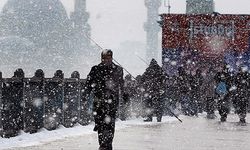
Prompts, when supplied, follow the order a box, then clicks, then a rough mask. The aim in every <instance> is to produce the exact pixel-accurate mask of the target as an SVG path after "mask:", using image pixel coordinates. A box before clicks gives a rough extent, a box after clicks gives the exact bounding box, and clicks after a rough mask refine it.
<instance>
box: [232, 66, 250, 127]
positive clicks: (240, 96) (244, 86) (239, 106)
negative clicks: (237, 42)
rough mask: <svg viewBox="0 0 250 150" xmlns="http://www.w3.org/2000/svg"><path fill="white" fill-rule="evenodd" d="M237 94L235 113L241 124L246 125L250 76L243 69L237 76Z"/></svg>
mask: <svg viewBox="0 0 250 150" xmlns="http://www.w3.org/2000/svg"><path fill="white" fill-rule="evenodd" d="M235 85H236V87H237V88H236V93H237V96H235V99H234V100H233V101H234V106H235V112H236V114H238V116H239V118H240V123H246V119H245V118H246V114H247V103H248V91H247V90H248V89H249V74H248V73H247V71H246V70H244V69H243V68H241V69H240V71H239V73H238V74H237V75H236V80H235Z"/></svg>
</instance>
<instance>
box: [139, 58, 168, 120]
mask: <svg viewBox="0 0 250 150" xmlns="http://www.w3.org/2000/svg"><path fill="white" fill-rule="evenodd" d="M142 82H143V85H144V89H145V96H146V98H145V102H146V107H147V110H146V111H147V112H146V113H147V119H146V120H144V121H152V119H153V118H152V117H153V114H154V113H155V114H156V117H157V122H161V119H162V115H163V107H164V99H163V97H164V94H165V86H166V85H165V76H164V73H163V70H162V68H161V67H160V66H159V65H158V64H157V62H156V60H155V59H152V60H151V62H150V65H149V67H148V68H147V69H146V71H145V72H144V73H143V75H142Z"/></svg>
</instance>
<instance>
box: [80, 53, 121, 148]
mask: <svg viewBox="0 0 250 150" xmlns="http://www.w3.org/2000/svg"><path fill="white" fill-rule="evenodd" d="M112 56H113V52H112V51H111V50H104V51H103V52H102V54H101V59H102V62H101V63H100V64H99V65H96V66H93V67H92V68H91V71H90V73H89V74H88V76H87V81H86V89H85V94H84V95H85V96H86V98H88V96H90V93H91V91H92V92H93V95H94V104H93V113H94V114H93V115H94V120H95V128H94V131H98V139H99V145H100V148H99V149H100V150H112V142H113V138H114V132H115V119H116V115H117V111H118V106H119V93H123V85H124V80H123V69H122V68H121V67H119V66H117V65H116V64H114V63H113V62H112Z"/></svg>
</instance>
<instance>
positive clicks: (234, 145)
mask: <svg viewBox="0 0 250 150" xmlns="http://www.w3.org/2000/svg"><path fill="white" fill-rule="evenodd" d="M180 118H181V119H182V120H183V123H180V122H179V121H178V120H176V119H175V118H174V117H164V118H163V121H162V122H161V123H157V122H156V120H154V121H153V122H146V123H145V122H143V119H142V118H140V119H132V120H129V121H117V123H116V133H115V138H114V143H113V146H114V149H115V150H236V149H240V150H249V147H250V142H249V141H250V124H249V123H247V125H246V126H241V125H239V124H238V120H239V119H238V117H237V115H235V114H230V115H229V117H228V120H227V122H225V123H221V122H220V121H219V118H216V119H213V120H207V119H206V118H205V114H200V115H199V117H188V116H180ZM154 119H155V118H154ZM247 121H248V122H250V114H248V116H247ZM92 129H93V124H91V125H88V126H81V125H77V126H75V127H74V128H69V129H66V128H64V127H60V129H58V130H55V131H47V130H45V129H43V130H41V131H40V132H39V133H36V134H27V133H22V134H21V135H19V136H17V137H14V138H10V139H3V138H0V145H1V146H0V147H1V148H0V149H1V150H3V149H4V150H44V149H46V150H96V149H98V141H97V134H96V132H93V131H92Z"/></svg>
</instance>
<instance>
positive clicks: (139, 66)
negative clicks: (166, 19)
mask: <svg viewBox="0 0 250 150" xmlns="http://www.w3.org/2000/svg"><path fill="white" fill-rule="evenodd" d="M27 1H28V0H27ZM74 1H75V0H61V2H62V3H63V5H64V6H65V8H66V10H67V13H68V14H70V12H72V11H73V10H74ZM86 1H87V11H88V12H89V13H90V18H89V21H88V22H89V24H90V25H91V38H92V39H93V40H94V41H95V42H97V43H98V44H99V45H100V46H101V47H102V48H111V49H113V50H115V53H114V55H115V57H116V55H117V52H118V51H119V50H121V49H122V46H121V45H122V43H126V42H128V43H129V42H131V41H132V42H135V43H136V44H137V43H139V44H141V45H145V43H146V33H145V31H144V30H143V24H144V22H146V15H147V10H146V7H145V5H144V0H86ZM167 1H168V0H162V7H161V8H160V13H167V12H168V10H167V6H166V5H167ZM6 2H7V0H0V9H2V7H3V6H4V4H5V3H6ZM214 2H215V11H216V12H219V13H221V14H250V9H249V6H250V1H249V0H214ZM170 4H171V13H185V10H186V0H170ZM159 36H160V35H159ZM159 38H160V37H159ZM159 43H160V42H159ZM127 49H128V50H127ZM139 49H141V51H139V53H137V51H136V50H134V49H131V50H130V54H132V55H134V54H136V55H137V54H141V56H142V57H143V55H145V52H144V48H141V47H139ZM160 49H161V47H159V54H160V51H161V50H160ZM128 51H129V48H125V50H124V47H123V51H120V52H119V54H118V57H116V58H117V60H118V61H119V62H120V63H121V64H122V65H123V66H124V67H126V68H128V69H129V70H132V74H134V75H138V74H141V73H143V72H144V71H145V68H146V65H145V64H144V62H141V61H140V60H139V59H138V58H137V57H136V56H134V57H130V55H127V56H126V55H124V54H125V53H127V52H128ZM143 52H144V54H143ZM128 57H129V59H130V61H127V59H128ZM160 59H161V57H160V56H159V58H158V62H159V63H160V61H161V60H160ZM129 65H130V66H129Z"/></svg>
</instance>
